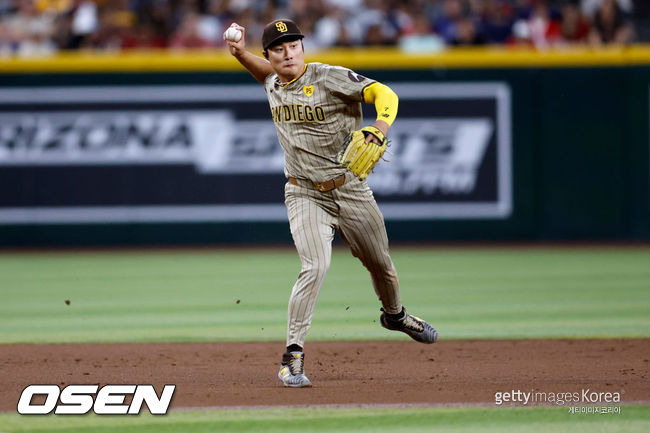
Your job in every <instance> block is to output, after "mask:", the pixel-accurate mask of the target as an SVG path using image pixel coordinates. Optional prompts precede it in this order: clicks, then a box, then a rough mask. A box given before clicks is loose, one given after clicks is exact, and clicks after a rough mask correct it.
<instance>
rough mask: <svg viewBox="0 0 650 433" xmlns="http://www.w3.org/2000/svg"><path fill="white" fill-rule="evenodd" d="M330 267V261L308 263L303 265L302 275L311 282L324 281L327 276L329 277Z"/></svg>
mask: <svg viewBox="0 0 650 433" xmlns="http://www.w3.org/2000/svg"><path fill="white" fill-rule="evenodd" d="M329 267H330V263H329V261H324V260H323V261H318V262H313V263H308V264H304V265H303V267H302V272H301V273H302V274H304V275H305V276H306V277H307V278H309V279H311V280H314V281H322V280H324V279H325V275H327V270H328V269H329Z"/></svg>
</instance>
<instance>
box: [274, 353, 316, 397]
mask: <svg viewBox="0 0 650 433" xmlns="http://www.w3.org/2000/svg"><path fill="white" fill-rule="evenodd" d="M278 378H280V380H281V381H282V383H284V386H290V387H292V388H302V387H305V386H311V381H310V380H309V379H308V378H307V376H305V354H304V353H302V352H286V353H284V354H283V355H282V365H281V366H280V371H279V372H278Z"/></svg>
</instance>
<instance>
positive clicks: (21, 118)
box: [0, 46, 650, 245]
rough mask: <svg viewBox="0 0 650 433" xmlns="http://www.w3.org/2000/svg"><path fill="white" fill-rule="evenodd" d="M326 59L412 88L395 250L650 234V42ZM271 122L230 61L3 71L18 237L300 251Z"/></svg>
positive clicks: (133, 58) (11, 66) (5, 170)
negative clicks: (268, 245)
mask: <svg viewBox="0 0 650 433" xmlns="http://www.w3.org/2000/svg"><path fill="white" fill-rule="evenodd" d="M386 59H389V61H387V60H386ZM307 60H308V61H322V62H326V63H331V64H341V65H344V66H348V67H351V68H354V69H355V71H356V72H358V73H360V74H363V75H366V76H369V77H372V78H375V79H377V80H380V81H382V82H385V83H387V84H389V85H391V86H392V87H393V88H394V89H395V90H396V91H397V93H398V95H399V96H400V110H399V116H398V120H397V121H396V123H395V125H394V127H393V129H392V130H391V138H392V141H393V143H392V147H391V152H392V155H391V156H390V157H389V159H390V160H391V161H390V162H389V163H382V164H381V165H380V166H379V167H378V169H377V170H376V172H375V173H373V175H372V176H371V177H370V183H371V185H372V187H373V190H374V191H375V195H376V197H377V200H378V202H379V203H380V206H381V207H382V210H383V212H384V214H385V216H386V219H387V225H388V229H389V233H390V236H391V240H392V241H394V242H395V241H419V240H423V241H433V240H456V239H463V240H537V239H546V240H556V239H621V240H631V239H650V192H649V184H650V175H649V170H648V164H649V160H650V151H649V149H650V137H649V118H650V110H649V104H650V97H649V95H650V48H646V47H643V46H637V47H633V48H630V49H627V50H623V51H617V50H608V51H601V52H590V51H563V52H557V53H542V54H539V53H534V52H531V51H508V50H492V49H490V50H487V51H471V50H470V51H467V50H458V51H452V52H448V53H443V54H438V55H404V54H399V53H397V52H394V51H390V50H384V49H377V50H367V51H363V52H362V51H355V50H352V51H332V52H327V53H321V54H319V55H315V56H313V57H308V59H307ZM368 108H369V110H366V117H367V119H372V118H373V117H374V109H372V107H368ZM269 114H270V113H269V108H268V103H267V102H266V101H265V95H264V92H263V89H262V88H261V86H259V85H258V84H256V83H255V82H254V81H253V80H252V78H250V77H249V76H248V75H247V74H246V73H244V72H242V70H241V68H240V67H239V66H238V65H237V63H236V62H234V61H233V59H231V58H230V57H229V56H228V55H227V54H225V53H223V52H214V53H195V54H192V53H186V54H178V53H167V54H164V53H163V54H156V53H144V54H135V53H127V54H119V55H101V56H89V55H79V54H65V55H61V56H59V57H57V58H54V59H43V60H12V61H8V60H4V61H2V62H0V181H1V182H2V185H3V186H2V188H0V244H1V245H79V244H105V245H115V244H176V243H231V242H232V243H240V242H245V243H248V242H290V234H289V230H288V224H287V223H286V211H285V210H284V207H283V204H282V203H283V197H282V191H283V184H284V177H283V174H282V164H283V157H282V152H281V150H280V148H279V145H278V144H277V138H276V137H275V131H274V127H273V124H272V122H271V120H270V115H269Z"/></svg>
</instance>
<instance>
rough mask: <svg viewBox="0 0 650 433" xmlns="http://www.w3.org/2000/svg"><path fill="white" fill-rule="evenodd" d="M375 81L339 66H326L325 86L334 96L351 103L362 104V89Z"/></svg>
mask: <svg viewBox="0 0 650 433" xmlns="http://www.w3.org/2000/svg"><path fill="white" fill-rule="evenodd" d="M374 82H375V80H372V79H370V78H366V77H364V76H363V75H359V74H357V73H356V72H354V71H352V70H350V69H348V68H344V67H341V66H328V67H327V77H326V78H325V86H326V87H327V89H328V90H329V91H330V93H331V94H332V95H334V96H337V97H339V98H341V99H344V100H347V101H352V102H363V101H364V98H363V89H365V88H366V87H367V86H369V85H370V84H372V83H374Z"/></svg>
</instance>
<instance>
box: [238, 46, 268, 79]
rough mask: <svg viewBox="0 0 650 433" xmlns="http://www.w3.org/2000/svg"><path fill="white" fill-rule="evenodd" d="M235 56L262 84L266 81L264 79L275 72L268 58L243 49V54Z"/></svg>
mask: <svg viewBox="0 0 650 433" xmlns="http://www.w3.org/2000/svg"><path fill="white" fill-rule="evenodd" d="M234 56H235V58H236V59H237V60H238V61H239V63H241V64H242V66H243V67H244V68H246V69H248V72H250V73H251V75H252V76H253V77H254V78H255V79H256V80H257V81H259V82H260V83H262V84H263V83H264V79H265V78H266V77H268V75H269V74H271V73H273V69H272V68H271V64H270V63H269V61H268V60H266V59H263V58H261V57H258V56H256V55H255V54H253V53H251V52H249V51H243V52H242V53H241V54H236V55H234Z"/></svg>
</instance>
